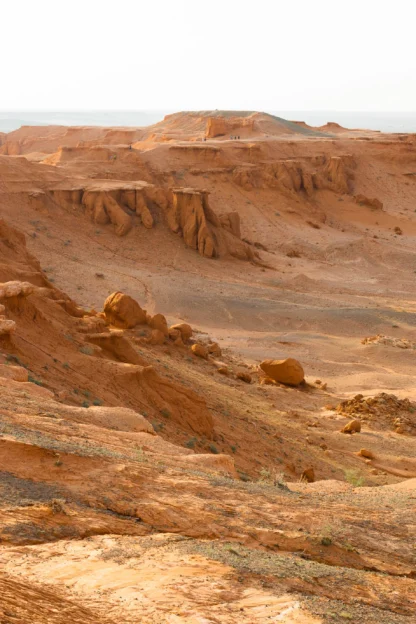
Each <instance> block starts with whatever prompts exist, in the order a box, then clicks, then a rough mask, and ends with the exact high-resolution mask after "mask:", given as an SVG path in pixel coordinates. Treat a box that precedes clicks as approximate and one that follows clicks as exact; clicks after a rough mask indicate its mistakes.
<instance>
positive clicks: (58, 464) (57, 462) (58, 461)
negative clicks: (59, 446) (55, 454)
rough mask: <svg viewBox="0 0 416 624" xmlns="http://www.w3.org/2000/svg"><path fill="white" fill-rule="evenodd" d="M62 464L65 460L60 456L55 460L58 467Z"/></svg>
mask: <svg viewBox="0 0 416 624" xmlns="http://www.w3.org/2000/svg"><path fill="white" fill-rule="evenodd" d="M62 464H63V462H62V460H60V459H59V458H58V459H57V460H56V462H55V466H58V468H59V466H62Z"/></svg>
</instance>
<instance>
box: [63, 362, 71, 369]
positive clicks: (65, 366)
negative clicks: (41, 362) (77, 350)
mask: <svg viewBox="0 0 416 624" xmlns="http://www.w3.org/2000/svg"><path fill="white" fill-rule="evenodd" d="M62 367H63V368H66V370H68V368H69V364H68V362H64V363H63V364H62Z"/></svg>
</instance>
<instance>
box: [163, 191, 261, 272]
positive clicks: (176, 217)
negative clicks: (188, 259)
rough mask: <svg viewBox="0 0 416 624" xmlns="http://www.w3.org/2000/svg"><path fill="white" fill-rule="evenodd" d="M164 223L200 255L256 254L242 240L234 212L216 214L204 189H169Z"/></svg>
mask: <svg viewBox="0 0 416 624" xmlns="http://www.w3.org/2000/svg"><path fill="white" fill-rule="evenodd" d="M167 220H168V225H169V227H170V228H171V230H172V231H173V232H176V233H177V234H180V235H181V236H183V239H184V242H185V245H187V246H188V247H191V248H192V249H195V250H197V251H198V252H199V254H200V255H201V256H205V257H207V258H218V257H220V256H226V255H231V256H234V257H236V258H241V259H244V260H254V259H255V257H256V254H255V253H254V252H253V250H252V248H251V247H250V246H249V245H248V244H247V243H245V242H244V241H242V240H241V239H240V237H239V234H240V220H239V216H238V214H237V213H235V212H233V213H229V214H226V215H222V216H221V218H220V217H218V216H217V215H216V214H215V213H214V212H213V210H212V209H211V208H210V206H209V203H208V192H207V191H202V190H201V191H199V190H195V189H190V188H183V189H172V205H171V207H170V208H169V210H168V212H167Z"/></svg>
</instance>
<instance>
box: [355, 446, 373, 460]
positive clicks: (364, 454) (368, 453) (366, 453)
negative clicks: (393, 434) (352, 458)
mask: <svg viewBox="0 0 416 624" xmlns="http://www.w3.org/2000/svg"><path fill="white" fill-rule="evenodd" d="M358 455H360V456H361V457H366V458H367V459H375V456H374V453H373V452H372V451H369V450H368V449H365V448H362V449H361V450H360V451H359V452H358Z"/></svg>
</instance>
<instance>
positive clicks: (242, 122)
mask: <svg viewBox="0 0 416 624" xmlns="http://www.w3.org/2000/svg"><path fill="white" fill-rule="evenodd" d="M238 130H240V132H242V131H243V130H244V131H245V132H247V131H249V132H252V131H253V130H254V119H253V118H251V117H231V118H227V117H209V118H208V119H207V128H206V132H205V136H206V138H207V139H213V138H215V137H219V136H226V135H227V134H239V132H238Z"/></svg>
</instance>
